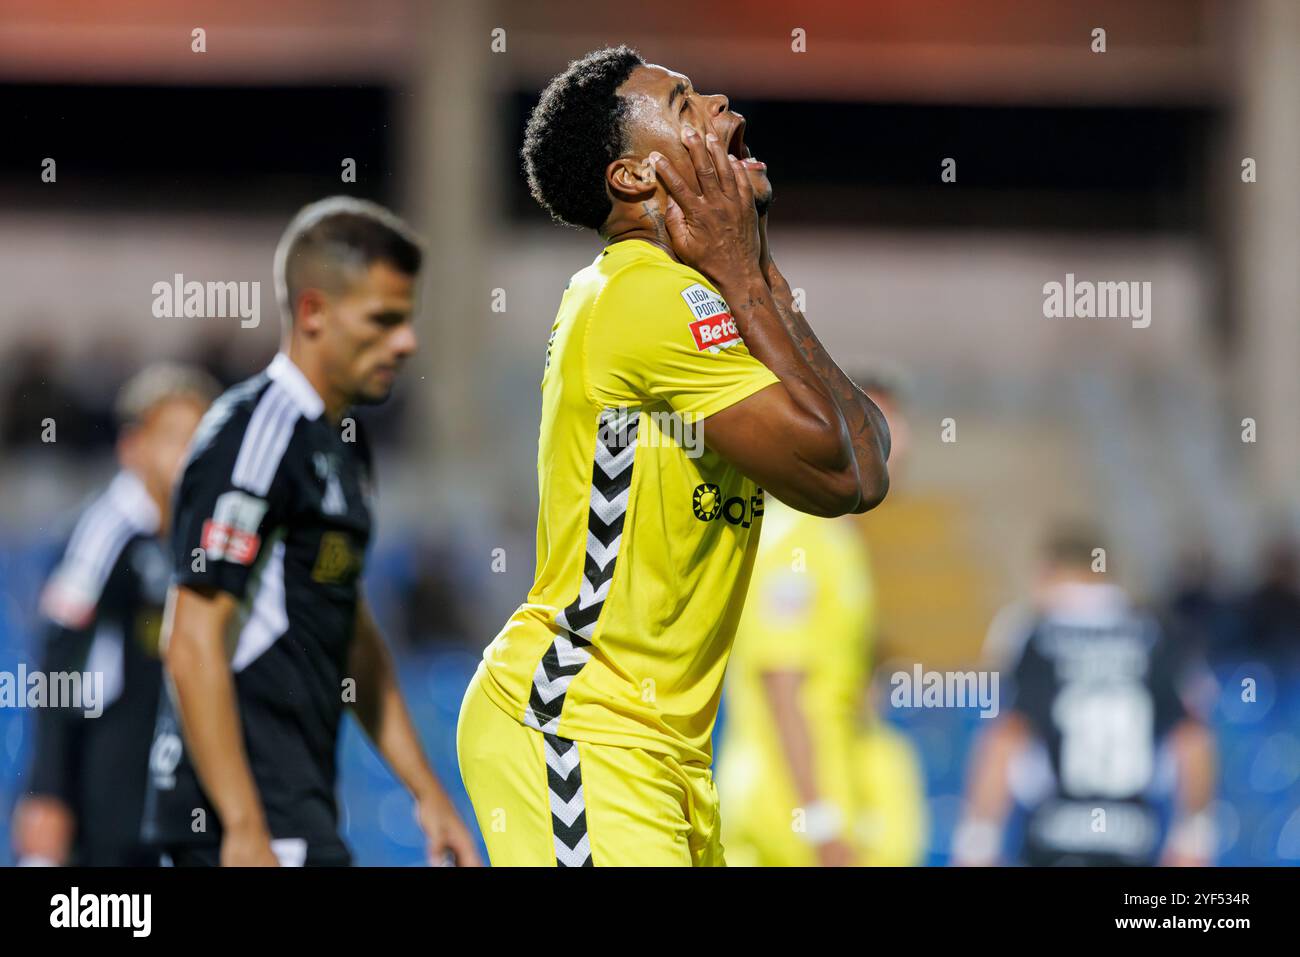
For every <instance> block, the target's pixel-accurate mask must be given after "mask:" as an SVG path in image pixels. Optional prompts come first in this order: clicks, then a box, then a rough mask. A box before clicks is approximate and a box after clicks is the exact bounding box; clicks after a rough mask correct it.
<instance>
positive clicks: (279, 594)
mask: <svg viewBox="0 0 1300 957" xmlns="http://www.w3.org/2000/svg"><path fill="white" fill-rule="evenodd" d="M256 587H257V593H256V594H255V595H254V596H253V602H252V611H251V612H250V613H249V616H248V620H247V621H246V622H245V623H244V627H243V629H242V630H241V631H240V633H239V642H238V644H237V645H236V646H235V655H234V658H232V659H231V662H230V670H231V671H234V672H236V673H238V672H240V671H243V670H244V669H245V668H247V667H248V666H249V665H251V664H252V663H253V662H254V661H256V660H257V659H258V658H260V657H262V655H263V654H264V653H265V652H266V650H267V649H268V648H270V647H271V646H272V645H273V644H275V643H276V641H277V640H278V639H279V638H280V636H281V635H283V634H284V633H285V632H286V631H288V630H289V610H288V609H287V608H286V607H285V603H284V541H283V540H280V541H277V542H276V543H275V544H274V545H273V546H272V547H271V555H270V557H269V558H267V560H266V564H265V565H264V566H263V567H262V573H261V576H260V578H259V580H258V582H257V586H256Z"/></svg>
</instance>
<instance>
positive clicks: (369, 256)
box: [146, 197, 477, 866]
mask: <svg viewBox="0 0 1300 957" xmlns="http://www.w3.org/2000/svg"><path fill="white" fill-rule="evenodd" d="M421 258H422V253H421V250H420V247H419V245H418V243H417V241H416V240H415V238H414V237H413V236H412V235H411V234H410V232H409V230H408V229H407V227H406V226H405V224H403V223H402V222H401V221H400V220H398V219H397V217H395V216H393V215H392V214H391V213H390V212H388V211H387V210H385V209H383V208H381V207H379V206H376V205H374V204H373V203H367V202H362V201H359V200H354V199H349V198H347V197H335V198H332V199H327V200H322V201H320V202H319V203H314V204H312V205H310V206H308V207H306V208H305V209H303V210H302V211H301V212H299V214H298V215H297V217H295V219H294V220H293V222H292V223H290V224H289V228H288V229H287V231H286V232H285V235H284V237H283V238H282V240H281V242H280V246H279V248H278V249H277V251H276V262H275V278H276V291H277V294H278V297H279V300H280V307H281V311H282V315H283V319H284V335H283V339H282V345H281V349H282V351H281V352H280V353H279V354H278V355H276V357H275V359H274V360H273V361H272V362H271V364H270V366H269V367H268V368H267V369H266V371H265V372H262V373H261V374H259V375H257V376H255V377H254V378H252V379H250V380H248V381H247V382H244V383H241V384H240V385H237V386H235V387H233V388H232V389H230V390H229V391H227V392H226V393H225V394H224V395H223V396H222V397H221V398H220V399H219V400H217V402H216V403H215V404H214V406H213V408H212V410H211V411H210V412H209V413H208V415H207V416H206V417H205V418H204V420H203V423H202V425H201V426H200V429H199V434H198V436H197V437H196V438H195V441H194V445H193V448H192V450H191V452H190V457H189V460H188V461H187V463H186V466H185V471H184V475H183V477H182V478H181V483H180V487H179V489H178V491H177V499H176V527H175V530H174V532H173V534H172V562H173V568H174V572H175V581H174V586H173V589H172V592H171V594H170V595H169V598H168V601H169V605H168V611H169V619H168V621H167V625H166V627H165V628H164V636H163V651H164V657H165V661H166V667H167V674H168V676H169V678H170V680H171V683H172V685H173V689H174V697H173V695H169V694H164V695H163V696H162V703H161V707H160V709H159V719H158V727H157V731H156V735H155V739H154V745H153V753H152V756H151V760H150V785H151V786H150V795H149V797H150V801H149V806H148V809H147V812H146V836H147V837H148V838H149V839H150V840H151V841H153V842H155V843H157V844H159V845H160V846H162V847H163V848H164V849H165V852H166V856H167V857H168V858H169V859H170V861H171V862H172V863H174V864H176V865H178V866H180V865H200V866H206V865H216V864H218V863H220V864H223V865H275V864H277V863H280V864H285V865H301V864H309V865H311V864H347V863H350V861H351V854H350V852H349V850H348V848H347V846H346V845H345V844H344V843H343V840H342V838H341V837H340V836H339V822H338V808H337V806H336V798H335V783H336V782H335V762H336V753H337V748H338V737H339V731H340V723H341V721H342V717H343V711H344V708H345V706H350V707H351V708H352V710H353V713H354V714H355V716H356V717H357V719H358V720H359V721H360V723H361V725H362V727H363V728H364V729H365V731H366V733H367V734H368V735H369V736H370V739H371V741H373V742H374V745H375V747H376V748H377V749H378V751H379V753H380V754H381V755H382V756H383V758H384V759H385V760H386V761H387V762H388V764H389V766H390V767H391V768H392V769H393V771H394V773H395V774H396V775H397V777H398V778H399V779H400V780H401V781H402V783H403V784H404V785H405V786H406V787H407V789H408V790H409V791H410V792H411V794H412V796H413V797H414V798H415V800H416V802H417V813H418V819H419V822H420V825H421V826H422V828H423V829H424V832H425V835H426V838H427V842H428V846H429V852H430V857H431V859H433V860H437V861H441V860H442V859H443V858H444V856H445V855H448V854H450V855H451V856H452V857H454V858H455V859H456V860H457V861H458V862H459V863H461V864H473V863H477V856H476V852H475V850H474V846H473V843H472V839H471V838H470V836H469V834H468V832H467V831H466V830H465V828H464V826H463V825H462V823H461V822H460V820H459V818H458V817H457V816H456V813H455V811H454V810H453V808H452V806H451V803H450V801H449V800H448V798H447V796H446V794H445V792H444V791H443V789H442V787H441V785H440V784H439V783H438V781H437V779H436V778H435V777H434V774H433V772H432V770H431V769H430V767H429V764H428V761H427V760H426V758H425V756H424V754H423V752H422V750H421V748H420V742H419V739H418V737H417V736H416V733H415V729H414V728H413V727H412V724H411V720H410V717H409V715H408V713H407V710H406V705H405V702H404V701H403V700H402V696H401V692H400V690H399V688H398V685H397V679H396V676H395V674H394V672H393V666H392V661H391V658H390V655H389V652H388V649H387V647H386V646H385V645H384V641H383V639H382V637H381V636H380V634H379V631H378V628H377V627H376V625H375V622H374V620H373V618H372V617H371V615H370V611H369V609H368V607H367V604H366V601H365V599H364V597H363V596H362V595H361V591H360V580H361V573H362V568H363V565H364V561H365V553H366V548H367V545H368V543H369V541H370V536H371V498H372V494H373V488H372V476H371V460H370V451H369V446H368V445H367V443H366V440H365V436H364V434H363V433H361V431H360V428H359V425H358V423H357V422H356V420H355V419H354V418H352V417H351V416H349V415H348V412H349V409H350V407H351V406H353V405H357V404H370V403H378V402H382V401H384V400H385V399H386V398H387V397H388V395H389V393H390V391H391V390H392V388H393V383H394V381H395V380H396V377H397V374H398V372H399V370H400V369H401V367H402V364H403V363H404V361H405V360H406V359H407V357H409V356H410V355H411V354H412V353H413V352H414V351H415V348H416V337H415V332H414V329H413V328H412V315H413V312H414V308H415V282H416V277H417V275H418V274H419V270H420V263H421ZM228 638H233V639H234V640H233V642H228Z"/></svg>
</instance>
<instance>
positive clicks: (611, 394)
mask: <svg viewBox="0 0 1300 957" xmlns="http://www.w3.org/2000/svg"><path fill="white" fill-rule="evenodd" d="M777 381H778V379H777V377H776V376H775V375H774V374H773V373H772V372H771V371H770V370H769V369H768V368H767V367H766V366H764V365H763V364H762V363H761V362H759V361H758V360H757V359H756V358H754V356H752V355H751V354H750V353H749V351H748V349H746V348H745V344H744V342H743V341H742V340H741V337H740V335H739V333H738V331H737V329H736V325H735V322H734V320H733V319H732V318H731V316H730V313H729V309H728V307H727V304H726V303H725V302H724V301H723V298H722V296H721V295H720V294H719V292H718V290H717V289H716V288H715V287H714V286H713V284H712V283H710V282H709V280H708V279H707V278H705V277H704V276H703V275H702V274H701V273H699V272H697V271H695V270H694V269H691V268H690V267H688V266H685V265H683V264H681V263H679V262H677V261H676V260H674V259H673V258H672V257H670V256H669V255H668V254H667V253H666V252H665V251H664V250H662V249H660V248H659V247H657V246H655V245H653V244H651V243H648V242H645V241H642V240H626V241H623V242H618V243H614V244H611V245H610V246H607V247H606V248H605V249H604V250H603V251H602V252H601V254H600V255H599V256H597V257H596V259H595V261H594V262H593V263H592V264H591V265H590V266H588V267H587V268H585V269H583V270H581V271H579V272H578V273H576V274H574V276H573V277H572V279H571V280H570V281H569V285H568V287H567V288H566V289H565V291H564V295H563V298H562V299H561V302H560V308H559V313H558V315H557V316H556V319H555V323H554V325H553V326H552V329H551V336H550V342H549V344H548V348H547V358H546V368H545V371H544V373H543V375H542V390H541V391H542V422H541V436H540V439H539V441H538V449H537V478H538V491H539V499H540V502H539V509H538V517H537V571H536V576H535V579H534V583H533V586H532V589H531V591H530V592H529V594H528V600H527V601H526V602H525V603H524V604H523V605H521V606H520V607H519V608H518V610H517V611H516V612H515V613H514V615H513V616H511V618H510V620H509V621H508V622H507V623H506V625H505V627H504V628H503V629H502V630H501V632H500V633H499V634H498V635H497V636H496V638H495V639H494V640H493V641H492V643H491V644H490V645H489V646H488V648H487V649H486V651H485V652H484V655H483V660H484V665H483V669H482V672H483V675H484V680H483V682H482V684H483V687H484V690H485V692H486V693H487V695H488V696H489V697H490V698H491V699H492V701H493V702H494V703H495V704H496V705H497V706H499V707H500V708H502V709H503V710H505V711H506V712H507V713H508V714H510V715H512V716H514V717H515V718H516V720H518V721H520V722H522V723H523V724H525V725H528V726H530V727H533V728H536V729H538V730H540V731H543V732H546V733H551V734H556V735H558V736H560V737H562V738H568V739H571V740H575V741H587V742H591V743H593V744H608V745H616V746H623V747H629V748H643V749H646V750H648V751H652V752H655V753H659V754H666V755H669V756H671V757H673V758H674V759H675V760H678V761H681V762H684V763H694V764H704V765H706V766H707V765H708V764H709V763H710V762H711V759H712V747H711V740H710V739H711V736H712V732H713V724H714V719H715V718H716V715H717V709H718V702H719V700H720V696H721V685H722V678H723V673H724V671H725V669H726V665H727V658H728V655H729V653H730V650H731V643H732V638H733V636H734V634H735V629H736V624H737V622H738V621H739V618H740V613H741V609H742V607H743V606H744V601H745V594H746V590H747V586H748V584H749V575H750V570H751V568H752V566H753V560H754V553H755V549H756V547H757V544H758V535H759V527H760V525H761V522H762V516H763V507H764V501H763V492H762V489H760V488H758V487H757V486H756V485H755V484H754V482H752V481H751V480H749V479H747V478H746V477H745V476H743V475H742V474H741V473H740V472H738V471H737V470H736V469H735V468H734V467H732V466H731V465H730V464H729V463H728V462H727V461H725V460H724V459H723V458H722V457H721V456H719V455H717V454H715V453H714V452H712V451H710V450H709V449H708V448H707V447H705V445H704V443H703V431H702V430H703V429H704V428H707V426H706V425H704V422H705V420H707V418H708V416H710V415H712V414H714V413H715V412H719V411H721V410H722V409H725V408H727V407H728V406H731V405H733V404H734V403H736V402H739V401H741V400H742V399H744V398H746V397H748V396H750V395H752V394H754V393H755V392H757V391H759V390H760V389H763V388H766V387H767V386H769V385H772V384H773V383H775V382H777Z"/></svg>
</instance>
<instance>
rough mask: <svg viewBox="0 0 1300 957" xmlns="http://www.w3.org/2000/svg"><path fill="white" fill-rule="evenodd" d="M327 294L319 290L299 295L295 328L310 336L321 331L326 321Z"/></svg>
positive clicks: (303, 292) (307, 290) (305, 290)
mask: <svg viewBox="0 0 1300 957" xmlns="http://www.w3.org/2000/svg"><path fill="white" fill-rule="evenodd" d="M325 306H326V301H325V294H324V293H323V292H321V291H320V290H319V289H310V288H308V289H304V290H303V291H302V292H300V293H299V294H298V302H297V304H296V305H295V306H294V315H293V324H294V326H295V328H297V329H299V330H300V331H302V332H304V333H306V334H307V335H309V336H312V335H316V334H317V333H319V332H320V331H321V327H322V323H323V322H324V319H325Z"/></svg>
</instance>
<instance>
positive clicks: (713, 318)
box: [682, 282, 743, 352]
mask: <svg viewBox="0 0 1300 957" xmlns="http://www.w3.org/2000/svg"><path fill="white" fill-rule="evenodd" d="M682 298H683V299H685V300H686V305H688V306H690V308H691V313H692V315H694V316H695V320H694V321H693V322H692V323H691V324H690V327H689V328H690V330H691V338H692V339H694V340H695V348H696V349H698V350H699V351H700V352H720V351H721V350H723V349H728V348H730V347H731V346H734V345H737V344H738V343H740V342H742V341H743V340H742V339H741V338H740V332H739V330H737V328H736V320H735V319H733V318H731V311H730V310H729V309H727V303H726V302H725V301H724V300H723V298H722V297H721V296H719V295H718V294H717V293H716V292H714V291H713V290H712V289H709V288H708V287H706V286H702V285H700V284H699V283H698V282H697V283H695V284H694V285H692V286H688V287H687V288H685V289H683V290H682Z"/></svg>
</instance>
